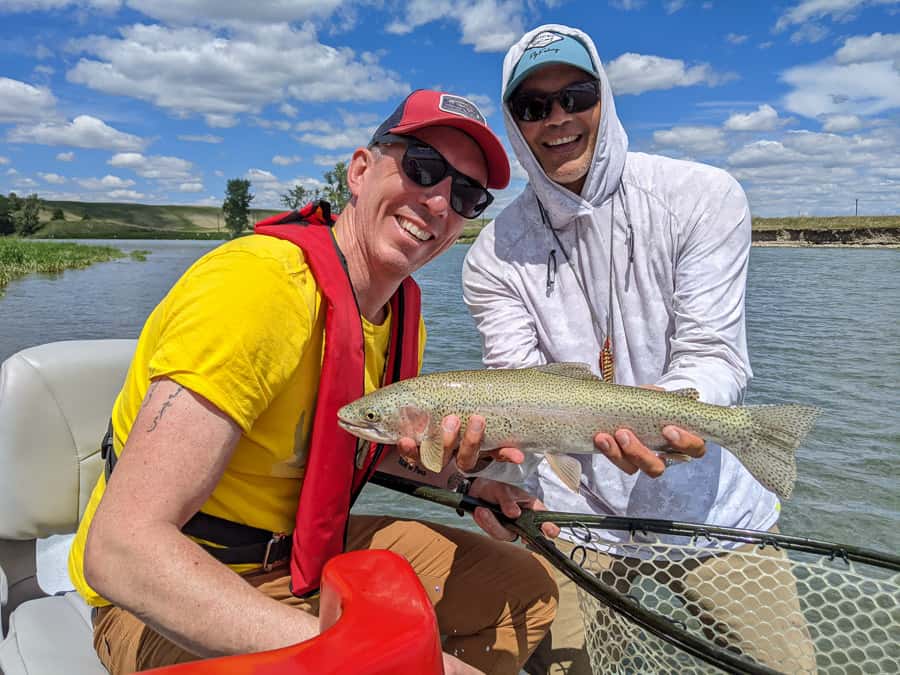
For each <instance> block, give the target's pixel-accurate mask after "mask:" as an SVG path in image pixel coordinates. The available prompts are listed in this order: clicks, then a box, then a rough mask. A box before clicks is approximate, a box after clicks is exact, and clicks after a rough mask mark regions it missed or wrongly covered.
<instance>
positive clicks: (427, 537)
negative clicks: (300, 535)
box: [94, 516, 557, 675]
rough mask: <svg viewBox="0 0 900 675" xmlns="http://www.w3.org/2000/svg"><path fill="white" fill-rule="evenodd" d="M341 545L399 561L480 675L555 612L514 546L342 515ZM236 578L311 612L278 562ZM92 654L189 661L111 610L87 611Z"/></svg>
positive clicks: (528, 643) (452, 648)
mask: <svg viewBox="0 0 900 675" xmlns="http://www.w3.org/2000/svg"><path fill="white" fill-rule="evenodd" d="M347 549H348V550H363V549H387V550H390V551H394V552H396V553H399V554H400V555H402V556H403V557H404V558H406V559H407V560H408V561H409V562H410V564H411V565H412V567H413V569H414V570H415V572H416V574H417V576H418V577H419V580H420V581H421V582H422V584H423V586H424V588H425V590H426V592H427V593H428V596H429V598H430V599H431V601H432V603H434V608H435V613H436V614H437V619H438V625H439V626H440V629H441V633H442V634H443V635H445V636H446V637H445V639H444V640H443V647H444V651H446V652H448V653H451V654H455V655H456V656H458V657H459V658H460V659H462V660H463V661H466V662H467V663H469V664H471V665H473V666H475V667H476V668H478V669H480V670H482V671H483V672H485V673H498V674H501V673H509V674H515V673H518V672H519V669H520V668H521V666H522V664H523V663H524V662H525V660H526V659H527V658H528V656H529V654H531V652H532V650H534V648H535V647H536V646H537V644H538V643H539V642H540V641H541V639H542V638H543V637H544V635H545V634H546V633H547V630H548V629H549V627H550V624H551V622H552V621H553V618H554V616H555V613H556V604H557V590H556V583H555V582H554V580H553V576H552V574H551V570H550V568H549V566H548V565H547V563H546V562H544V561H543V559H541V558H540V557H539V556H536V555H533V554H532V553H530V552H529V551H527V550H526V549H525V548H523V547H522V546H519V545H513V544H508V543H505V542H499V541H495V540H493V539H489V538H488V537H486V536H484V535H481V534H478V533H476V532H471V531H466V530H460V529H457V528H452V527H446V526H443V525H436V524H432V523H425V522H419V521H410V520H397V519H395V518H389V517H377V516H351V518H350V526H349V531H348V539H347ZM244 579H246V580H247V582H248V583H250V584H251V585H253V586H254V587H256V588H257V589H258V590H259V591H260V592H261V593H264V594H266V595H267V596H269V597H270V598H273V599H274V600H277V601H279V602H282V603H285V604H288V605H291V606H294V607H296V608H297V609H298V610H301V611H305V612H309V613H310V614H317V613H318V600H315V601H308V600H301V599H300V598H296V597H294V596H293V595H291V592H290V588H289V582H290V575H289V573H288V568H287V563H282V564H281V565H280V567H275V568H273V569H272V570H270V571H269V572H265V573H263V572H251V573H249V574H246V575H244ZM94 648H95V649H96V651H97V654H98V655H99V657H100V660H101V661H102V663H103V665H104V666H106V668H107V670H109V672H110V673H112V674H113V675H118V674H120V673H133V672H135V671H141V670H147V669H150V668H156V667H159V666H166V665H173V664H176V663H184V662H186V661H194V660H196V659H197V658H198V657H197V656H195V655H194V654H192V653H190V652H188V651H186V650H184V649H182V648H181V647H179V646H178V645H176V644H174V643H173V642H171V641H169V640H168V639H166V638H165V637H163V636H162V635H160V634H159V633H157V632H156V631H154V630H153V629H151V628H149V627H148V626H146V625H145V624H144V623H143V622H141V620H140V619H138V618H137V617H135V616H134V615H132V614H131V613H129V612H127V611H125V610H123V609H121V608H118V607H114V606H109V607H102V608H99V609H98V610H97V611H96V612H95V613H94Z"/></svg>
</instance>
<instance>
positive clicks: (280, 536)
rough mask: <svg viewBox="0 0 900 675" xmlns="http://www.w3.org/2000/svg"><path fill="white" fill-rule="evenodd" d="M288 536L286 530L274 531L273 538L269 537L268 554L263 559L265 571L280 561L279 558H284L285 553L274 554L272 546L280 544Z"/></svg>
mask: <svg viewBox="0 0 900 675" xmlns="http://www.w3.org/2000/svg"><path fill="white" fill-rule="evenodd" d="M287 536H288V535H286V534H285V533H284V532H273V533H272V538H271V539H269V541H268V543H267V544H266V554H265V555H264V556H263V560H262V568H263V571H264V572H268V571H269V570H271V569H272V566H273V565H274V564H275V563H276V562H278V561H279V560H282V559H283V558H284V556H283V555H277V554H276V555H274V556H273V555H272V548H273V547H276V546H278V544H280V543H281V542H282V541H284V539H285V537H287ZM278 548H279V549H280V548H281V547H280V546H278ZM270 559H271V562H270Z"/></svg>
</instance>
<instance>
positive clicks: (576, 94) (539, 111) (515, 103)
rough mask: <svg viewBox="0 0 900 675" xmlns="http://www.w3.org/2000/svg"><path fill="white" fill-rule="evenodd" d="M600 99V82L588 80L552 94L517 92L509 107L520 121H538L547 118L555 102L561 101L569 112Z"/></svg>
mask: <svg viewBox="0 0 900 675" xmlns="http://www.w3.org/2000/svg"><path fill="white" fill-rule="evenodd" d="M599 100H600V82H598V81H597V80H587V81H585V82H575V83H574V84H570V85H568V86H566V87H563V88H562V89H560V90H559V91H556V92H553V93H550V94H538V93H535V92H529V91H523V92H516V93H515V94H513V97H512V98H511V99H510V101H509V109H510V112H512V114H513V116H514V117H515V118H516V119H517V120H519V121H520V122H538V121H540V120H543V119H547V117H548V116H549V115H550V111H551V110H552V109H553V102H554V101H559V105H560V107H561V108H562V109H563V110H565V111H566V112H567V113H570V114H571V113H580V112H584V111H585V110H588V109H590V108H593V107H594V106H595V105H597V102H598V101H599Z"/></svg>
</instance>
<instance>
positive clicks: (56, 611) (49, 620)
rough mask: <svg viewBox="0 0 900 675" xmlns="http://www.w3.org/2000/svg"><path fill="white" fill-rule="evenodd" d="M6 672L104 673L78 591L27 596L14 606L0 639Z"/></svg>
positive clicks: (46, 674)
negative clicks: (3, 636) (41, 596)
mask: <svg viewBox="0 0 900 675" xmlns="http://www.w3.org/2000/svg"><path fill="white" fill-rule="evenodd" d="M0 672H2V673H4V674H5V675H59V673H68V674H69V675H105V674H106V669H105V668H104V667H103V665H102V664H101V663H100V659H98V658H97V654H96V653H95V652H94V647H93V630H92V627H91V609H90V607H88V606H87V605H86V604H85V603H84V601H83V600H82V599H81V597H80V596H79V595H78V594H77V593H66V594H65V595H55V596H51V597H47V598H39V599H37V600H29V601H28V602H25V603H23V604H21V605H19V607H18V608H16V611H15V612H13V614H12V616H11V617H10V621H9V634H8V635H7V636H6V639H5V640H3V641H2V642H0Z"/></svg>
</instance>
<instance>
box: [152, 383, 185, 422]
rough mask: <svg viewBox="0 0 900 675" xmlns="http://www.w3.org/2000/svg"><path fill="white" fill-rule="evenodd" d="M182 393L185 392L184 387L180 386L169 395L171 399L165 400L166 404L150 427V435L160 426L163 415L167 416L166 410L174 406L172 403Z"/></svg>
mask: <svg viewBox="0 0 900 675" xmlns="http://www.w3.org/2000/svg"><path fill="white" fill-rule="evenodd" d="M182 391H184V387H182V386H181V385H180V384H179V385H178V388H177V389H176V390H175V391H173V392H172V393H171V394H169V398H167V399H166V400H165V402H164V403H163V404H162V406H161V407H160V409H159V412H158V413H156V417H154V418H153V424H151V425H150V427H149V428H148V429H147V433H148V434H149V433H150V432H151V431H153V430H154V429H156V425H157V424H159V421H160V420H161V419H162V416H163V414H165V412H166V408H168V407H170V406H171V405H172V401H174V400H175V397H176V396H178V394H180V393H181V392H182Z"/></svg>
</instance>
